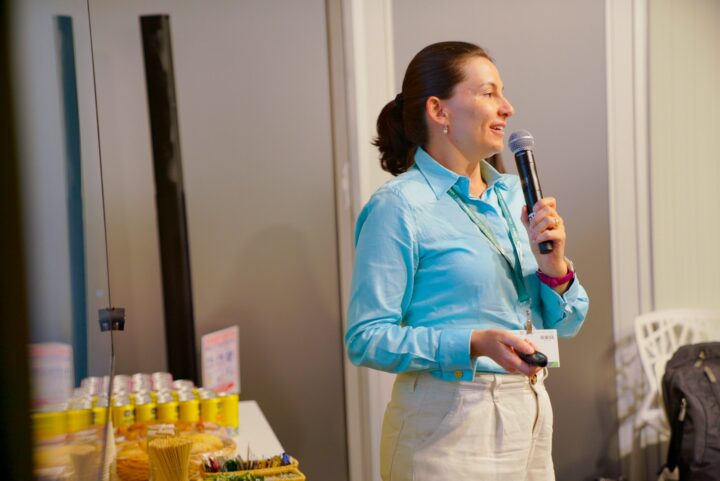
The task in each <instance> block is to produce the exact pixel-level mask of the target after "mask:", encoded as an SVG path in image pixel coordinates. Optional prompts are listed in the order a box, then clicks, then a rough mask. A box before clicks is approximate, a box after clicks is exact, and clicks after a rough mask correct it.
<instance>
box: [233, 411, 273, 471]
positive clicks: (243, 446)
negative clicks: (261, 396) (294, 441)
mask: <svg viewBox="0 0 720 481" xmlns="http://www.w3.org/2000/svg"><path fill="white" fill-rule="evenodd" d="M239 409H240V417H239V420H240V427H239V429H238V434H237V436H233V440H234V441H235V443H236V444H237V453H238V454H240V455H241V456H243V457H244V456H246V455H247V452H248V447H249V448H250V452H251V453H252V456H253V458H256V459H258V458H269V457H272V456H276V455H278V454H282V453H284V452H285V450H284V449H283V447H282V445H281V444H280V441H278V438H277V436H275V433H274V432H273V430H272V428H271V427H270V423H268V421H267V419H265V415H264V414H263V413H262V411H261V410H260V406H258V403H257V402H255V401H240V407H239Z"/></svg>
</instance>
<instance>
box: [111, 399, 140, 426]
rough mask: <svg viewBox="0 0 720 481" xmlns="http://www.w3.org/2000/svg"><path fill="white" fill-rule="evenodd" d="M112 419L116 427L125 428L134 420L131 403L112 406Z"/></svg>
mask: <svg viewBox="0 0 720 481" xmlns="http://www.w3.org/2000/svg"><path fill="white" fill-rule="evenodd" d="M112 420H113V424H114V425H115V427H116V428H125V427H128V426H130V425H131V424H132V423H134V422H135V412H134V409H133V406H132V404H122V405H120V406H113V408H112Z"/></svg>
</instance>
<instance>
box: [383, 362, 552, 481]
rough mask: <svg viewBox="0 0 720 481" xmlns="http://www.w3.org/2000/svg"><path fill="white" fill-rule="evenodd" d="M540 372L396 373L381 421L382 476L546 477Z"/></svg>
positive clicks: (547, 440)
mask: <svg viewBox="0 0 720 481" xmlns="http://www.w3.org/2000/svg"><path fill="white" fill-rule="evenodd" d="M546 373H547V371H544V372H543V371H541V372H539V373H538V375H537V383H535V384H532V383H531V382H530V380H529V379H528V378H527V377H525V376H523V375H519V374H476V376H475V380H474V381H472V382H465V381H460V382H448V381H442V380H440V379H436V378H434V377H432V376H431V375H430V374H428V373H408V374H399V375H398V376H397V378H396V379H395V385H394V386H393V393H392V399H391V401H390V403H389V404H388V406H387V409H386V410H385V418H384V420H383V427H382V435H381V441H380V475H381V477H382V479H383V481H450V480H452V481H455V480H457V481H466V480H480V481H554V480H555V472H554V469H553V462H552V455H551V452H552V423H553V414H552V407H551V406H550V398H549V397H548V394H547V391H546V390H545V386H544V384H543V377H545V376H546Z"/></svg>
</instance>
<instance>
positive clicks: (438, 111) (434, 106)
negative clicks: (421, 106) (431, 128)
mask: <svg viewBox="0 0 720 481" xmlns="http://www.w3.org/2000/svg"><path fill="white" fill-rule="evenodd" d="M425 113H426V114H427V116H428V120H429V121H430V122H432V123H434V124H436V125H439V126H444V125H447V124H448V115H447V110H446V109H445V102H443V101H442V100H441V99H439V98H438V97H434V96H433V97H428V99H427V100H426V101H425Z"/></svg>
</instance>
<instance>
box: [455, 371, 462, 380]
mask: <svg viewBox="0 0 720 481" xmlns="http://www.w3.org/2000/svg"><path fill="white" fill-rule="evenodd" d="M455 377H456V378H458V379H460V378H461V377H462V371H455Z"/></svg>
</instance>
